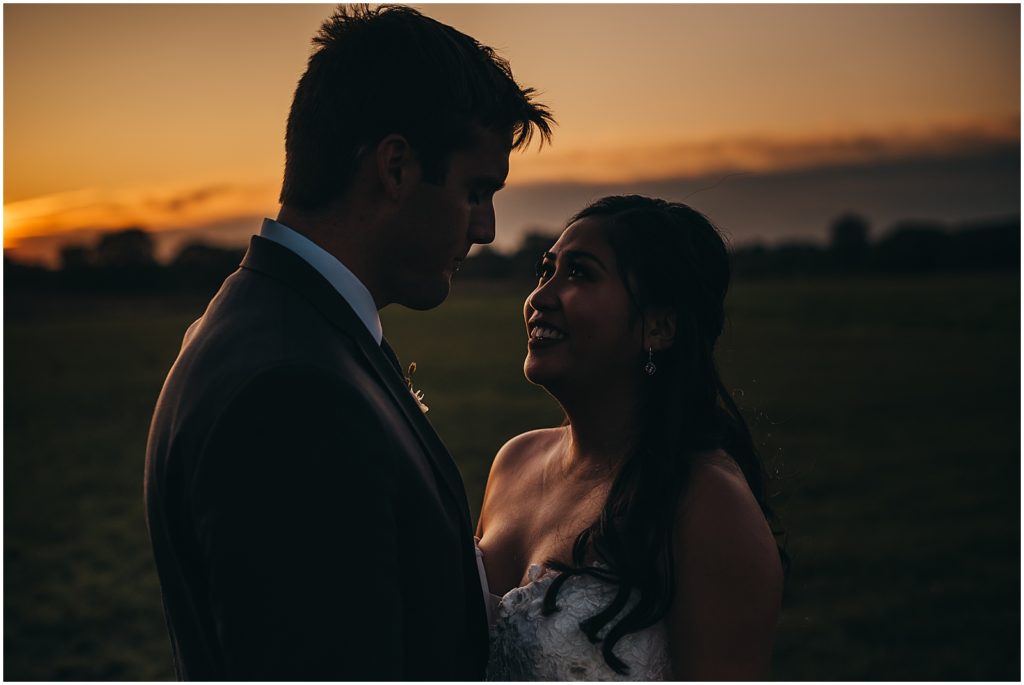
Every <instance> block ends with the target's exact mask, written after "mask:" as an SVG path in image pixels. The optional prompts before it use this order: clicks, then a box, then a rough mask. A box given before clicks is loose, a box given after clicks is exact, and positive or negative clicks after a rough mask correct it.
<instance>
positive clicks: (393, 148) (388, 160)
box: [375, 133, 419, 200]
mask: <svg viewBox="0 0 1024 685" xmlns="http://www.w3.org/2000/svg"><path fill="white" fill-rule="evenodd" d="M376 153H377V154H376V157H375V159H376V162H377V177H378V178H379V179H380V183H381V186H382V187H383V188H384V193H385V194H386V195H387V196H388V197H389V198H391V199H392V200H399V199H400V198H401V197H402V195H403V194H404V193H403V191H405V190H406V189H407V188H408V187H409V185H410V182H411V181H412V180H413V176H414V175H415V174H417V173H418V172H419V160H418V159H417V157H416V152H415V151H414V150H413V149H412V146H411V145H409V141H407V140H406V139H405V137H404V136H400V135H398V134H397V133H392V134H391V135H388V136H385V137H384V138H382V139H381V141H380V142H379V143H377V148H376Z"/></svg>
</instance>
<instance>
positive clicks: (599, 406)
mask: <svg viewBox="0 0 1024 685" xmlns="http://www.w3.org/2000/svg"><path fill="white" fill-rule="evenodd" d="M627 396H628V395H627ZM618 397H619V398H620V399H619V400H618V401H610V400H608V398H607V397H597V396H591V397H590V398H586V399H584V400H582V401H577V402H572V403H569V404H562V408H563V409H564V410H565V413H566V416H567V417H568V419H569V425H568V427H567V430H566V445H565V449H564V451H563V455H564V456H563V459H562V466H563V475H565V476H567V477H570V476H578V477H581V478H588V477H589V478H596V477H602V476H608V475H611V474H614V473H616V472H617V471H618V468H619V467H620V466H621V465H622V463H623V461H624V460H625V458H626V455H627V454H628V453H629V449H630V447H631V446H632V444H633V441H634V438H635V427H636V418H635V417H636V410H635V408H634V406H633V403H632V402H623V401H622V400H621V398H622V395H619V396H618Z"/></svg>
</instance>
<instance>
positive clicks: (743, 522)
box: [677, 450, 780, 584]
mask: <svg viewBox="0 0 1024 685" xmlns="http://www.w3.org/2000/svg"><path fill="white" fill-rule="evenodd" d="M677 531H678V532H677V538H679V542H680V543H681V546H682V547H683V549H688V550H690V551H692V552H693V553H694V554H696V555H699V556H700V557H701V558H702V559H703V560H704V562H705V563H716V562H717V563H718V564H720V565H722V566H723V567H728V568H730V569H731V570H737V569H740V568H746V569H750V568H751V567H756V568H759V569H760V570H761V572H763V573H765V574H766V575H767V576H768V577H766V578H765V579H764V580H765V581H767V582H768V583H769V584H774V582H776V581H777V580H779V578H778V577H777V573H778V571H779V569H780V567H779V556H778V548H777V546H776V544H775V537H774V535H773V534H772V531H771V527H770V526H769V524H768V522H767V521H766V520H765V516H764V512H763V511H762V510H761V505H760V504H759V503H758V501H757V498H756V497H755V496H754V493H753V492H752V491H751V490H750V486H749V485H748V484H747V480H746V477H744V475H743V471H742V469H740V467H739V465H738V464H737V463H736V462H735V460H733V458H732V457H731V456H729V455H728V454H727V453H726V452H724V451H722V450H716V451H714V452H708V453H705V454H703V455H700V456H699V457H698V458H697V459H696V461H695V462H694V465H693V473H692V475H691V478H690V483H689V487H688V488H687V493H686V496H685V498H684V500H683V502H681V506H680V509H679V514H678V520H677Z"/></svg>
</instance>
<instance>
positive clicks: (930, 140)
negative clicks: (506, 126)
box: [512, 116, 1020, 184]
mask: <svg viewBox="0 0 1024 685" xmlns="http://www.w3.org/2000/svg"><path fill="white" fill-rule="evenodd" d="M1007 146H1017V147H1019V146H1020V117H1019V116H1017V117H1012V118H1008V119H1005V120H1002V121H998V122H990V123H978V122H960V123H953V124H947V125H943V126H935V127H930V128H922V129H916V130H915V129H902V130H900V129H895V130H893V129H890V130H886V131H882V132H874V131H851V132H849V133H845V134H836V135H826V136H823V135H807V136H793V135H790V136H781V135H772V136H768V135H745V136H733V137H728V138H713V139H704V140H691V139H683V138H679V139H666V140H663V141H659V142H646V143H640V144H619V145H605V146H601V147H591V148H575V149H569V150H563V151H560V150H558V149H557V148H554V149H552V150H549V151H548V152H547V153H546V154H545V155H540V156H531V157H513V160H512V161H513V165H514V171H513V174H512V180H513V182H514V183H516V184H524V183H527V184H529V183H551V182H566V181H569V182H581V183H616V182H627V181H628V182H647V181H655V180H658V179H665V178H687V177H698V176H706V175H710V174H727V173H733V172H769V171H770V172H778V171H792V170H800V169H809V168H814V167H818V166H826V165H837V164H843V165H847V164H874V163H879V162H886V161H895V160H900V159H909V158H921V157H940V156H949V155H958V154H965V153H972V152H973V153H980V152H990V151H993V150H996V149H1000V148H1005V147H1007Z"/></svg>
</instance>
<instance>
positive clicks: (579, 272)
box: [568, 264, 588, 281]
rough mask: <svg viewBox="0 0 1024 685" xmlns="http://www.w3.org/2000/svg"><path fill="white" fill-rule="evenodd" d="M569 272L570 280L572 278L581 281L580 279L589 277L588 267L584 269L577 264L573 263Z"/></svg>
mask: <svg viewBox="0 0 1024 685" xmlns="http://www.w3.org/2000/svg"><path fill="white" fill-rule="evenodd" d="M568 272H569V280H571V281H579V280H582V279H585V278H587V275H588V274H587V270H586V269H584V268H583V267H580V266H577V265H575V264H573V265H572V266H570V267H569V268H568Z"/></svg>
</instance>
